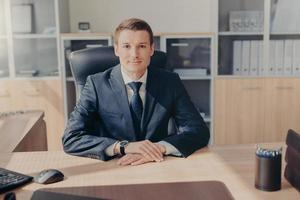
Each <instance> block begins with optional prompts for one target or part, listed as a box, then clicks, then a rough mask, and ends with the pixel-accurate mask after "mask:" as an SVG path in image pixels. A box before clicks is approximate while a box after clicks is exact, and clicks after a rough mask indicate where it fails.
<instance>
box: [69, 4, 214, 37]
mask: <svg viewBox="0 0 300 200" xmlns="http://www.w3.org/2000/svg"><path fill="white" fill-rule="evenodd" d="M212 2H213V1H212V0H184V1H182V0H151V1H150V0H69V6H70V7H69V8H70V10H69V12H70V26H71V31H72V32H77V27H78V22H80V21H88V22H90V24H91V29H92V31H93V32H108V33H111V32H113V30H114V28H115V27H116V26H117V25H118V24H119V22H120V21H121V20H122V19H125V18H129V17H138V18H142V19H145V20H146V21H147V22H148V23H149V24H150V25H151V26H152V28H153V31H154V32H210V31H212V30H213V27H212V21H211V20H212V10H213V9H212V4H213V3H212Z"/></svg>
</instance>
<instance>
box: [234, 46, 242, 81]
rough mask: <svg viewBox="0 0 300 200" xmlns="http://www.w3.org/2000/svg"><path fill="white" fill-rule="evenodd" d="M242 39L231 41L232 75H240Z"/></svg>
mask: <svg viewBox="0 0 300 200" xmlns="http://www.w3.org/2000/svg"><path fill="white" fill-rule="evenodd" d="M241 67H242V41H240V40H235V41H233V75H241V70H242V69H241Z"/></svg>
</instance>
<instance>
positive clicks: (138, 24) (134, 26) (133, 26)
mask: <svg viewBox="0 0 300 200" xmlns="http://www.w3.org/2000/svg"><path fill="white" fill-rule="evenodd" d="M123 30H132V31H147V32H148V34H149V39H150V45H152V44H153V32H152V29H151V27H150V25H149V24H148V23H147V22H145V21H144V20H141V19H137V18H130V19H126V20H124V21H122V22H121V23H120V24H119V26H118V27H117V28H116V30H115V34H114V38H115V44H117V42H118V39H119V35H120V32H121V31H123Z"/></svg>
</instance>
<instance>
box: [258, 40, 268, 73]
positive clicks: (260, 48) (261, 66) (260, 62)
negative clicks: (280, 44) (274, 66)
mask: <svg viewBox="0 0 300 200" xmlns="http://www.w3.org/2000/svg"><path fill="white" fill-rule="evenodd" d="M257 51H258V66H257V68H258V74H259V75H266V72H267V66H265V65H264V46H263V41H261V40H259V41H258V50H257Z"/></svg>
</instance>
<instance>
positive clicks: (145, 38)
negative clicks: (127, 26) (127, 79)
mask: <svg viewBox="0 0 300 200" xmlns="http://www.w3.org/2000/svg"><path fill="white" fill-rule="evenodd" d="M153 53H154V45H153V44H152V45H150V36H149V34H148V32H147V31H132V30H123V31H121V32H120V34H119V38H118V41H117V44H115V54H116V55H117V56H118V57H119V59H120V63H121V65H122V66H123V67H124V70H125V71H126V72H127V73H128V74H140V75H142V74H144V72H145V71H146V69H147V67H148V65H149V63H150V58H151V56H152V55H153Z"/></svg>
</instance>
